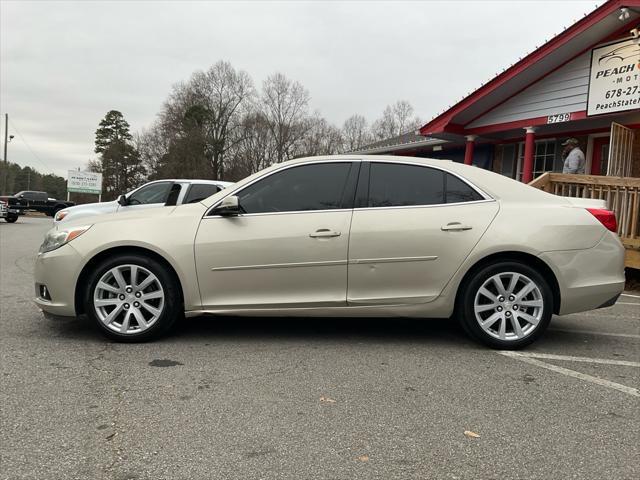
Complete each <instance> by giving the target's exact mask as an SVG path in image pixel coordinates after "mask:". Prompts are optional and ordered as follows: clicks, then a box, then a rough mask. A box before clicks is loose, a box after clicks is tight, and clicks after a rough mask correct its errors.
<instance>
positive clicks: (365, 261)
mask: <svg viewBox="0 0 640 480" xmlns="http://www.w3.org/2000/svg"><path fill="white" fill-rule="evenodd" d="M437 258H438V257H437V256H436V255H426V256H422V257H391V258H356V259H353V260H349V265H363V264H369V263H401V262H431V261H433V260H436V259H437Z"/></svg>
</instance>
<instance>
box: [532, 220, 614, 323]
mask: <svg viewBox="0 0 640 480" xmlns="http://www.w3.org/2000/svg"><path fill="white" fill-rule="evenodd" d="M540 258H541V259H542V260H544V261H545V262H546V263H547V265H549V266H551V268H552V269H553V270H554V273H555V274H556V278H557V279H558V284H559V286H560V297H561V300H560V312H559V313H560V315H566V314H569V313H576V312H584V311H587V310H595V309H597V308H602V307H606V306H611V305H613V303H615V300H616V299H617V298H618V296H619V295H620V294H621V293H622V291H623V290H624V284H625V278H624V247H623V246H622V243H621V242H620V239H619V238H618V236H617V235H615V234H614V233H611V232H606V233H605V234H604V235H603V237H602V239H601V240H600V242H599V243H598V244H597V245H596V246H595V247H593V248H589V249H586V250H563V251H554V252H545V253H543V254H541V255H540ZM612 302H613V303H612Z"/></svg>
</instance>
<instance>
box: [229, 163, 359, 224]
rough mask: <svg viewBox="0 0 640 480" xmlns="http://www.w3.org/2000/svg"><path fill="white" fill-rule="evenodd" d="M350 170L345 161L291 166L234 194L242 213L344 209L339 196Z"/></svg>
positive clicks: (341, 193) (343, 194)
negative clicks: (236, 195) (236, 194)
mask: <svg viewBox="0 0 640 480" xmlns="http://www.w3.org/2000/svg"><path fill="white" fill-rule="evenodd" d="M350 169H351V163H348V162H341V163H317V164H313V165H301V166H299V167H292V168H289V169H287V170H284V171H281V172H277V173H274V174H273V175H269V176H268V177H267V178H265V179H263V180H258V181H257V182H256V183H254V184H253V185H249V186H248V187H247V188H245V189H244V190H242V191H241V192H240V193H239V194H238V197H239V203H240V206H241V207H242V208H243V209H244V212H245V213H269V212H299V211H312V210H331V209H337V208H347V207H345V206H343V205H344V198H343V197H344V196H345V187H346V185H347V179H348V177H349V171H350ZM349 208H350V207H349Z"/></svg>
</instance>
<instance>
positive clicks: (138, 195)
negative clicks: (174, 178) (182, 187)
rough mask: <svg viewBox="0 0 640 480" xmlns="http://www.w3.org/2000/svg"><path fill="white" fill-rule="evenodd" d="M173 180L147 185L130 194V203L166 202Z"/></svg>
mask: <svg viewBox="0 0 640 480" xmlns="http://www.w3.org/2000/svg"><path fill="white" fill-rule="evenodd" d="M171 185H172V182H157V183H151V184H149V185H145V186H144V187H141V188H139V189H138V190H136V191H135V192H133V193H132V194H131V195H129V198H128V199H127V200H128V203H129V205H148V204H151V203H166V201H167V198H168V197H169V193H170V191H171Z"/></svg>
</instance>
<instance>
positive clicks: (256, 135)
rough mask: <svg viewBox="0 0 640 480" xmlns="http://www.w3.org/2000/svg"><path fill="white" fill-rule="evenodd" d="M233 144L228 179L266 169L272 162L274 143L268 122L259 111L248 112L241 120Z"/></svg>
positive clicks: (238, 177)
mask: <svg viewBox="0 0 640 480" xmlns="http://www.w3.org/2000/svg"><path fill="white" fill-rule="evenodd" d="M236 133H237V134H238V135H239V138H238V139H237V141H236V142H234V148H233V149H232V152H233V153H232V155H230V157H229V160H230V165H228V167H227V172H228V178H229V179H231V180H238V179H241V178H243V177H245V176H247V175H251V174H252V173H255V172H258V171H260V170H262V169H263V168H266V167H268V166H269V165H271V164H272V163H273V162H274V158H275V143H274V141H273V137H272V135H271V129H270V127H269V121H268V120H267V118H266V116H265V115H264V114H263V113H262V112H260V111H253V112H249V113H247V114H246V115H245V117H244V118H243V120H242V131H238V132H236Z"/></svg>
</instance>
